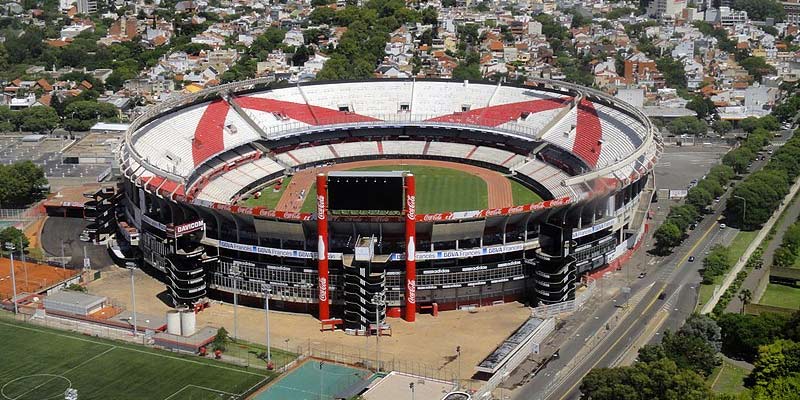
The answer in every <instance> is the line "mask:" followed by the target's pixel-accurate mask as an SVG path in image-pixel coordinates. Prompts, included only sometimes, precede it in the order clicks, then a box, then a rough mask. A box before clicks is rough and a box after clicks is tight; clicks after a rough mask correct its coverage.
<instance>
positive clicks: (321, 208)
mask: <svg viewBox="0 0 800 400" xmlns="http://www.w3.org/2000/svg"><path fill="white" fill-rule="evenodd" d="M327 208H328V178H327V176H325V174H318V175H317V235H318V237H317V261H318V262H319V264H318V268H319V281H318V282H317V284H318V287H319V319H320V320H321V321H324V320H327V319H330V317H331V314H330V294H329V291H328V282H329V279H328V216H327V211H328V210H327Z"/></svg>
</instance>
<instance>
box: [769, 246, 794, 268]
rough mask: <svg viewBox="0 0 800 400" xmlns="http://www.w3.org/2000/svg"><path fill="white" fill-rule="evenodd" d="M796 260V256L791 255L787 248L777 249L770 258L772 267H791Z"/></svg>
mask: <svg viewBox="0 0 800 400" xmlns="http://www.w3.org/2000/svg"><path fill="white" fill-rule="evenodd" d="M796 259H797V254H795V253H793V252H792V251H791V250H790V249H789V248H787V247H783V246H781V247H778V248H777V249H775V253H774V254H773V256H772V265H774V266H776V267H791V266H792V265H794V260H796Z"/></svg>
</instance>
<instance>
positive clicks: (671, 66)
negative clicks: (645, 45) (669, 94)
mask: <svg viewBox="0 0 800 400" xmlns="http://www.w3.org/2000/svg"><path fill="white" fill-rule="evenodd" d="M656 67H658V70H659V71H660V72H661V73H662V74H663V75H664V80H665V81H666V83H667V86H669V87H671V88H674V89H678V88H681V89H685V88H686V71H685V70H684V69H683V63H682V62H681V61H680V60H676V59H674V58H672V57H670V56H666V57H661V58H659V59H658V60H656Z"/></svg>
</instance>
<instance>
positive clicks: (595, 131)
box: [572, 99, 603, 167]
mask: <svg viewBox="0 0 800 400" xmlns="http://www.w3.org/2000/svg"><path fill="white" fill-rule="evenodd" d="M602 138H603V132H602V129H601V128H600V118H598V117H597V111H596V110H595V109H594V104H592V102H591V101H589V100H586V99H582V100H581V102H580V103H579V104H578V122H577V127H576V128H575V144H574V145H573V146H572V152H573V153H575V154H577V155H578V156H579V157H581V158H582V159H583V160H584V161H586V162H587V163H588V164H589V165H590V166H591V167H595V166H597V160H598V159H599V158H600V150H601V144H600V139H602Z"/></svg>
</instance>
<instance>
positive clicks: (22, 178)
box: [0, 160, 47, 208]
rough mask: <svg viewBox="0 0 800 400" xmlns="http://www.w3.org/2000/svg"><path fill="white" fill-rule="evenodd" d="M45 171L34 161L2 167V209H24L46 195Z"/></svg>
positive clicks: (0, 178)
mask: <svg viewBox="0 0 800 400" xmlns="http://www.w3.org/2000/svg"><path fill="white" fill-rule="evenodd" d="M46 187H47V179H46V178H45V177H44V170H42V168H41V167H39V166H37V165H36V164H34V163H33V162H32V161H30V160H27V161H19V162H16V163H14V164H11V165H0V208H22V207H25V206H27V205H28V204H31V203H33V202H34V201H37V200H40V199H41V198H42V196H43V195H44V194H45V191H44V189H45V188H46Z"/></svg>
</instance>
